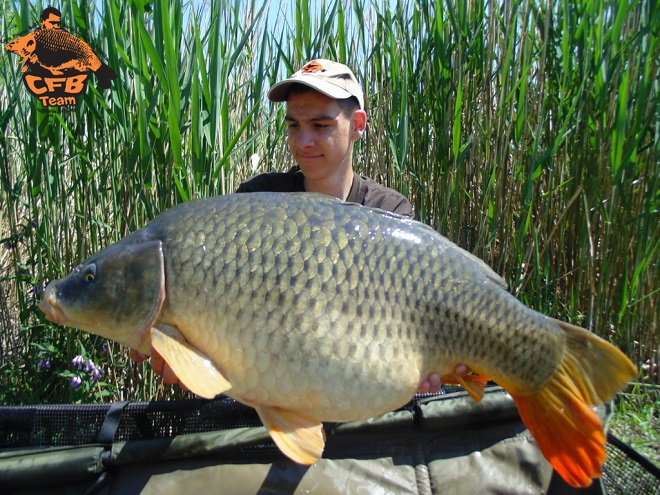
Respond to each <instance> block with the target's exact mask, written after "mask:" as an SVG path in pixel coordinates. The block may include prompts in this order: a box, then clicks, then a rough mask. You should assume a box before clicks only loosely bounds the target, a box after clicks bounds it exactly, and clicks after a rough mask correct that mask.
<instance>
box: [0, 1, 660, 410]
mask: <svg viewBox="0 0 660 495" xmlns="http://www.w3.org/2000/svg"><path fill="white" fill-rule="evenodd" d="M2 6H3V13H4V15H3V16H2V18H1V20H0V32H2V33H3V36H4V37H7V38H8V39H12V37H14V36H16V35H17V34H18V33H20V32H21V31H23V30H25V29H27V27H28V26H30V25H32V24H34V22H36V21H37V20H38V16H39V13H40V12H41V9H42V8H43V7H44V5H43V4H42V3H36V4H33V5H31V4H30V3H28V2H20V3H12V2H8V1H7V0H3V3H2ZM61 10H62V13H63V20H64V21H65V24H67V25H68V26H69V27H70V29H72V30H75V33H76V34H77V35H78V36H79V37H81V38H82V39H84V40H85V41H87V42H88V43H89V44H90V46H92V47H93V48H94V49H95V51H96V52H97V53H101V52H103V53H104V54H105V55H107V60H106V61H107V63H108V65H109V66H110V67H112V68H113V69H114V70H115V71H116V72H117V74H118V78H117V79H116V80H115V81H113V83H112V89H111V90H110V91H101V90H99V89H98V88H97V86H96V84H95V81H94V80H92V81H91V82H90V85H89V87H88V89H87V91H86V93H85V95H84V96H82V97H81V101H80V102H79V103H78V105H77V106H76V107H75V108H73V109H72V110H71V111H66V112H65V111H58V110H57V109H54V108H45V107H43V105H42V104H41V103H40V102H39V101H38V100H37V99H36V98H34V97H33V96H32V95H30V94H29V93H28V92H27V91H26V89H25V88H24V87H23V85H22V82H21V76H22V74H21V72H20V67H17V66H16V65H15V64H16V62H17V57H16V56H15V55H14V54H10V53H7V52H5V54H4V55H3V56H2V57H1V58H0V127H1V128H2V133H1V134H0V184H1V194H0V245H2V247H0V304H1V305H2V306H1V307H0V315H1V316H0V331H1V336H0V338H1V339H2V345H1V346H0V376H1V378H0V380H1V382H0V400H1V401H3V402H4V403H35V402H62V401H64V402H76V401H104V400H115V399H117V398H126V397H130V398H133V399H135V398H140V399H150V398H157V397H163V396H172V394H177V393H180V392H172V391H171V390H170V389H169V388H163V387H160V386H159V385H158V381H157V380H156V379H155V378H154V377H153V375H152V373H151V371H150V370H149V369H148V367H147V366H145V365H144V364H139V365H138V364H135V363H132V362H130V361H129V360H128V359H127V357H126V350H125V349H120V348H119V347H118V346H116V345H114V344H110V352H109V353H108V352H105V351H104V350H103V349H102V346H103V343H102V342H99V340H98V339H97V338H96V337H93V336H91V335H87V334H84V335H83V334H81V333H79V332H70V331H62V330H61V329H60V328H58V327H56V326H54V325H51V324H50V323H47V322H45V321H44V318H43V315H42V314H41V313H40V312H39V311H38V310H37V308H36V304H37V302H38V300H39V295H40V291H41V290H42V289H43V286H44V281H46V280H51V279H54V278H56V277H59V276H62V275H64V274H65V273H66V272H68V271H69V270H70V269H71V268H72V267H73V266H75V265H76V264H77V263H78V262H79V261H80V260H81V259H83V258H85V257H86V256H87V255H89V254H90V253H92V252H94V251H96V250H98V249H100V248H102V247H104V246H106V245H108V244H110V243H112V242H114V241H116V240H117V239H119V238H121V237H123V236H125V235H126V234H127V233H128V232H130V231H132V230H135V229H137V228H139V227H141V226H142V225H144V224H145V223H146V222H147V221H148V220H149V219H150V218H153V217H154V216H155V215H156V214H157V213H158V212H160V211H162V210H164V209H166V208H168V207H169V206H172V205H173V204H176V203H179V202H182V201H186V200H189V199H192V198H196V197H203V196H209V195H214V194H224V193H230V192H233V191H234V190H235V189H236V187H237V186H238V184H239V183H240V182H241V181H242V180H244V179H245V178H247V177H248V176H250V175H252V174H253V173H259V172H264V171H268V170H283V169H286V168H287V167H288V166H289V165H291V159H290V156H289V154H288V152H287V148H286V140H285V131H284V126H283V111H284V109H283V105H278V104H275V105H273V104H270V103H269V102H268V101H267V99H266V92H267V90H268V88H269V87H270V85H272V84H273V83H274V82H276V81H277V80H278V79H279V78H281V77H283V76H286V75H288V74H290V73H291V72H292V71H294V70H297V69H298V68H299V67H300V66H301V65H302V64H303V63H304V62H305V61H307V60H309V59H311V58H314V57H328V58H335V59H339V60H341V61H343V62H345V63H347V64H348V65H350V66H351V67H353V68H354V70H355V72H356V74H357V76H358V79H359V80H361V81H362V82H363V84H364V88H365V93H366V99H367V111H368V113H369V114H370V118H371V120H370V123H369V129H368V132H367V134H366V135H365V136H364V138H363V139H362V140H361V141H360V142H359V143H358V147H357V153H356V166H357V169H358V171H359V172H360V173H363V174H365V175H369V176H371V177H373V178H374V179H376V180H378V181H380V182H382V183H384V184H387V185H389V186H391V187H393V188H395V189H398V190H400V191H401V192H403V193H404V194H406V195H407V196H408V197H409V198H410V199H411V201H412V202H413V204H414V206H415V214H416V216H417V218H418V219H419V220H421V221H424V222H426V223H428V224H430V225H432V226H433V227H434V228H436V229H437V230H438V231H440V232H441V233H443V234H445V235H447V236H448V237H449V238H451V239H452V240H454V241H456V242H457V243H458V244H459V245H461V246H462V247H464V248H466V249H468V250H470V251H472V252H474V253H475V254H477V255H478V256H480V257H482V258H484V259H485V260H486V261H487V262H488V263H489V264H490V265H491V266H493V267H494V268H495V270H496V271H498V272H499V273H501V274H502V275H503V276H504V277H505V278H506V279H507V281H508V282H509V284H510V287H511V290H512V292H513V293H514V294H515V295H516V296H517V297H519V298H520V299H521V300H522V301H523V302H525V303H526V304H528V305H530V306H532V307H534V308H535V309H537V310H539V311H541V312H544V313H546V314H549V315H552V316H554V317H557V318H562V319H567V320H570V321H573V322H574V323H577V324H580V325H583V326H586V327H589V328H590V329H593V331H595V332H596V333H598V334H599V335H601V336H603V337H605V338H607V339H609V340H611V341H612V342H614V343H615V344H616V345H618V346H620V347H621V348H622V349H623V350H624V351H625V352H626V353H627V354H628V355H629V356H630V357H631V358H632V359H633V360H634V361H635V362H636V363H638V364H640V365H641V364H642V363H652V364H654V363H656V365H657V362H658V318H659V315H660V311H658V310H657V295H658V281H659V280H660V265H659V264H658V252H659V251H660V233H659V230H658V228H657V225H658V216H659V215H658V212H659V208H660V187H659V181H660V165H659V161H658V151H659V148H660V111H659V110H658V87H657V76H658V73H657V72H658V66H657V62H658V46H657V42H658V26H659V25H660V9H658V6H657V5H656V3H655V2H650V1H647V0H645V1H640V2H633V3H632V4H628V3H625V2H619V3H616V2H614V1H612V0H600V1H593V0H580V1H577V2H561V1H551V2H545V3H544V4H540V3H537V2H522V1H513V2H504V3H501V2H488V1H486V0H471V1H469V2H457V1H449V2H441V1H433V0H416V1H413V0H398V1H396V2H386V3H385V5H383V3H382V2H375V1H370V0H353V1H352V2H346V1H342V0H330V1H323V2H308V1H306V0H297V1H290V2H283V3H278V2H266V3H264V2H256V1H252V2H241V1H238V0H236V1H234V2H210V3H208V2H206V3H204V2H182V1H179V0H158V1H155V2H144V1H142V0H131V1H129V2H119V1H117V0H99V1H98V2H91V3H90V2H80V1H74V0H71V1H68V2H64V3H63V4H62V6H61ZM99 346H101V347H99ZM78 354H80V355H84V356H86V359H92V360H93V361H95V362H96V364H102V365H103V366H104V369H105V370H106V371H105V373H106V374H105V375H104V377H103V379H102V380H98V381H95V382H89V381H88V380H87V381H85V382H84V383H85V385H84V386H81V387H79V388H77V389H75V390H74V389H71V387H70V385H69V384H70V379H71V378H72V377H73V376H72V374H73V373H74V369H73V368H72V367H71V360H72V359H73V358H74V357H75V356H76V355H78ZM120 356H121V357H120ZM44 359H50V360H51V361H50V363H51V368H50V369H48V370H46V369H44V368H43V367H39V366H38V363H39V362H40V361H42V360H44ZM656 369H657V368H656ZM646 378H647V380H650V381H655V382H656V383H657V380H658V378H657V373H656V374H653V373H651V374H650V375H649V376H647V377H646Z"/></svg>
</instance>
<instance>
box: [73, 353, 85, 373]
mask: <svg viewBox="0 0 660 495" xmlns="http://www.w3.org/2000/svg"><path fill="white" fill-rule="evenodd" d="M71 364H72V365H74V366H75V367H76V368H78V369H79V370H81V369H83V366H85V358H84V357H82V356H81V355H80V354H78V355H77V356H76V357H74V358H73V359H72V360H71Z"/></svg>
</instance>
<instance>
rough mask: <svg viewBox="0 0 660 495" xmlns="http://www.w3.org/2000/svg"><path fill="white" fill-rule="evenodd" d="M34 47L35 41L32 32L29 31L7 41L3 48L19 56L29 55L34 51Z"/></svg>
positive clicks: (35, 45)
mask: <svg viewBox="0 0 660 495" xmlns="http://www.w3.org/2000/svg"><path fill="white" fill-rule="evenodd" d="M36 47H37V41H36V39H35V38H34V33H29V34H26V35H25V36H21V37H20V38H16V39H15V40H13V41H10V42H9V43H7V44H6V45H5V50H7V51H8V52H11V53H15V54H16V55H19V56H21V57H29V56H30V55H32V54H33V53H34V50H35V49H36Z"/></svg>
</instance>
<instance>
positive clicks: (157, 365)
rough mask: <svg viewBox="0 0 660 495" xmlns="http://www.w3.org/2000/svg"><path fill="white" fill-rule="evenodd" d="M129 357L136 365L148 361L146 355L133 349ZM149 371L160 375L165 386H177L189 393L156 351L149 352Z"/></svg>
mask: <svg viewBox="0 0 660 495" xmlns="http://www.w3.org/2000/svg"><path fill="white" fill-rule="evenodd" d="M129 356H130V358H131V359H132V360H133V361H135V362H136V363H141V362H142V361H145V360H147V359H149V356H148V355H147V354H142V353H141V352H140V351H136V350H135V349H131V350H130V352H129ZM151 369H152V370H154V373H156V374H157V375H160V376H161V377H162V378H163V382H165V383H166V384H168V385H179V386H180V387H181V388H182V389H184V390H187V391H189V390H188V387H186V386H185V385H184V384H183V383H181V382H180V381H179V378H178V377H177V376H176V375H175V374H174V371H173V370H172V368H170V365H169V364H167V363H166V362H165V360H164V359H163V356H161V355H160V354H158V351H156V350H155V349H152V351H151Z"/></svg>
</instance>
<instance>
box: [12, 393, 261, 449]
mask: <svg viewBox="0 0 660 495" xmlns="http://www.w3.org/2000/svg"><path fill="white" fill-rule="evenodd" d="M109 409H110V405H109V404H99V405H96V404H85V405H52V406H22V407H21V406H18V407H0V452H2V451H6V450H15V449H31V448H46V447H66V446H76V445H85V444H92V443H96V442H97V441H98V440H97V438H98V434H99V430H100V428H101V425H102V424H103V421H104V419H105V416H106V413H107V412H108V410H109ZM260 425H261V422H260V420H259V417H258V416H257V413H256V411H255V410H254V409H252V408H250V407H247V406H244V405H243V404H241V403H239V402H237V401H235V400H233V399H229V398H224V399H217V400H213V401H205V400H180V401H163V402H132V403H130V404H128V405H127V406H126V408H125V409H124V410H123V413H122V416H121V421H120V423H119V427H118V429H117V433H116V434H115V436H114V441H115V442H122V441H128V440H151V439H155V438H163V437H165V438H168V437H174V436H177V435H182V434H187V433H201V432H207V431H216V430H226V429H232V428H243V427H248V426H260Z"/></svg>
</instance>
